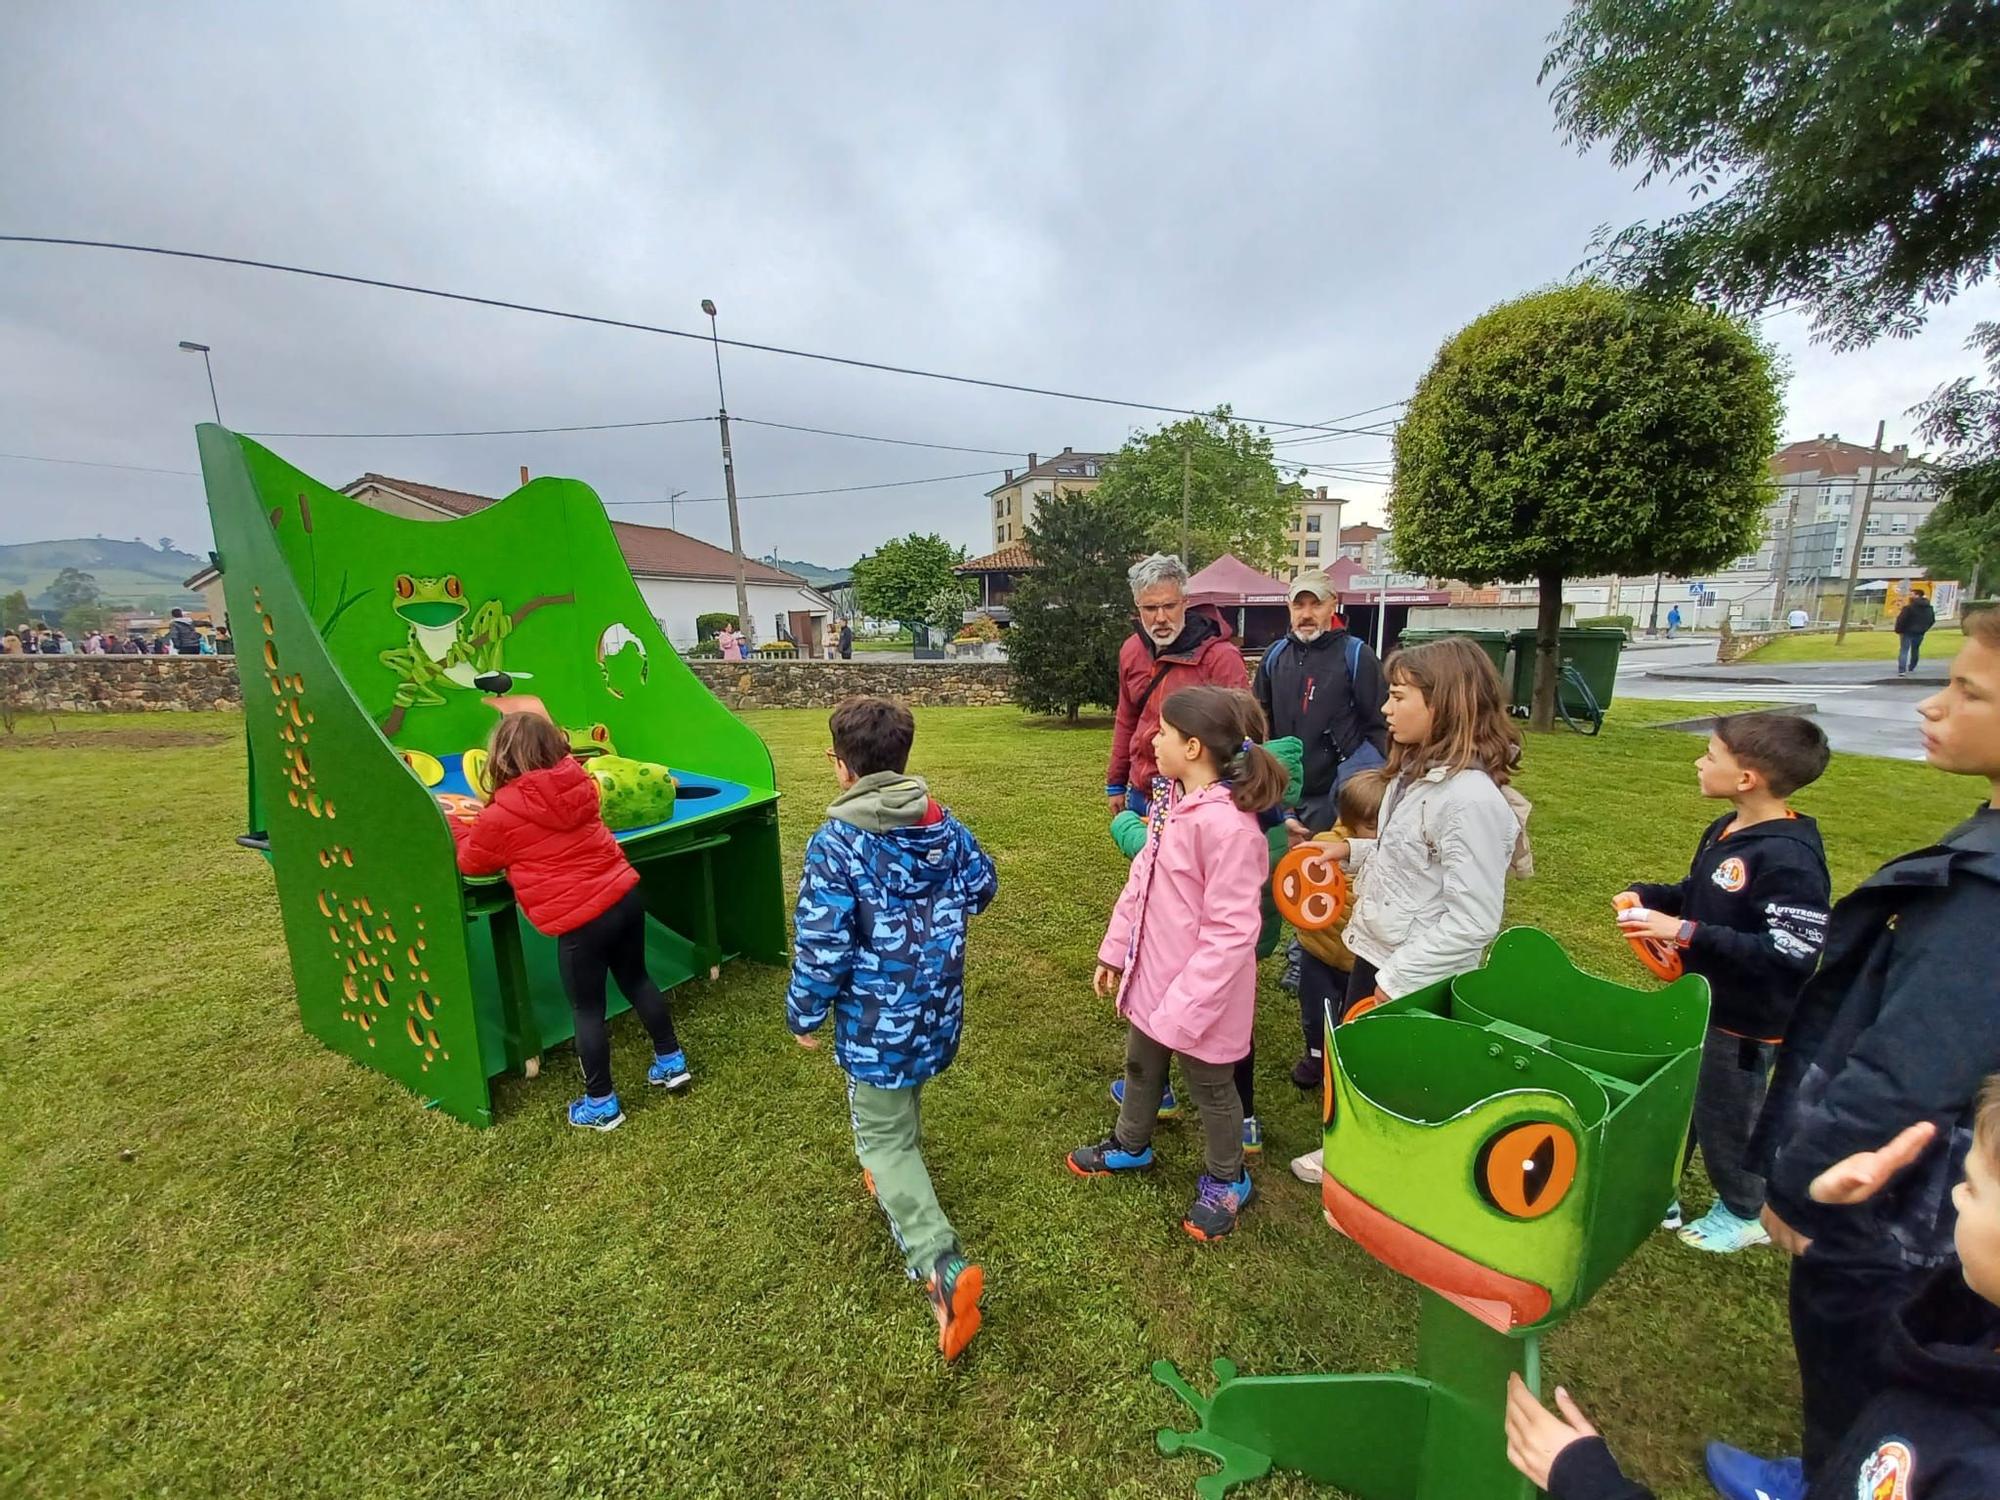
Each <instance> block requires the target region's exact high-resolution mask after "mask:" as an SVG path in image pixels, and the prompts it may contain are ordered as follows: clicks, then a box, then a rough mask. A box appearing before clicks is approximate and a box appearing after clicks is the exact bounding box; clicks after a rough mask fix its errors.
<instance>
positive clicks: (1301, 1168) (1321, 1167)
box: [1292, 1148, 1326, 1187]
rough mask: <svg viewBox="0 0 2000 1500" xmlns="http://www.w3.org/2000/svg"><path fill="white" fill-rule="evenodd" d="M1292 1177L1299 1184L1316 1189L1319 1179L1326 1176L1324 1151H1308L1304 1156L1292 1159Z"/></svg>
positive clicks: (1322, 1149)
mask: <svg viewBox="0 0 2000 1500" xmlns="http://www.w3.org/2000/svg"><path fill="white" fill-rule="evenodd" d="M1292 1175H1293V1176H1294V1177H1296V1178H1298V1180H1299V1181H1300V1182H1304V1183H1310V1184H1311V1185H1312V1186H1313V1187H1318V1186H1319V1184H1320V1179H1321V1178H1323V1177H1325V1176H1326V1151H1325V1149H1324V1148H1321V1149H1320V1150H1318V1151H1308V1152H1307V1153H1306V1154H1305V1155H1304V1156H1295V1157H1293V1158H1292Z"/></svg>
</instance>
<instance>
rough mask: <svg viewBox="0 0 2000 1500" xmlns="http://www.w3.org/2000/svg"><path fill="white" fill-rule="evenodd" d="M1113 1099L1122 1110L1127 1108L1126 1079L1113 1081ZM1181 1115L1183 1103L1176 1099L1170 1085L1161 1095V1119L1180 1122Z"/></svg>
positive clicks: (1172, 1087)
mask: <svg viewBox="0 0 2000 1500" xmlns="http://www.w3.org/2000/svg"><path fill="white" fill-rule="evenodd" d="M1111 1097H1112V1098H1113V1099H1115V1100H1116V1101H1117V1102H1118V1107H1119V1108H1120V1109H1123V1108H1124V1107H1125V1080H1124V1079H1122V1078H1114V1079H1112V1080H1111ZM1180 1115H1181V1101H1180V1100H1178V1099H1176V1098H1175V1097H1174V1086H1173V1085H1172V1084H1171V1083H1170V1084H1168V1085H1167V1089H1166V1092H1165V1093H1163V1094H1161V1095H1160V1118H1161V1119H1162V1120H1178V1119H1179V1118H1180Z"/></svg>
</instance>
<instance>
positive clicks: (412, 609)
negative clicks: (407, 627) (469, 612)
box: [396, 599, 465, 630]
mask: <svg viewBox="0 0 2000 1500" xmlns="http://www.w3.org/2000/svg"><path fill="white" fill-rule="evenodd" d="M396 613H397V614H399V615H401V616H402V617H403V618H404V619H406V620H408V621H409V622H410V623H411V624H412V625H417V626H421V627H423V628H424V629H426V630H436V629H437V628H439V627H440V626H443V625H453V624H456V623H457V622H458V620H459V617H460V616H462V615H463V614H464V613H465V606H464V605H463V604H460V603H457V602H455V601H453V600H450V599H437V600H433V601H431V602H430V603H427V604H401V605H398V606H397V607H396Z"/></svg>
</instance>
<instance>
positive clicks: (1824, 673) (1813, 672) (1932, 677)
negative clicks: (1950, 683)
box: [1646, 661, 1949, 689]
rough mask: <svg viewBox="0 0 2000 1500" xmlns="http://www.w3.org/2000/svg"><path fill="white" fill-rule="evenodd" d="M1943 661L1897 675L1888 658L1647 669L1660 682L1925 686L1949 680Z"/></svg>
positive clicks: (1940, 683) (1942, 684) (1930, 686)
mask: <svg viewBox="0 0 2000 1500" xmlns="http://www.w3.org/2000/svg"><path fill="white" fill-rule="evenodd" d="M1948 668H1949V664H1948V663H1946V662H1937V661H1926V662H1920V663H1918V665H1917V669H1916V671H1914V672H1911V673H1909V674H1908V675H1907V676H1900V677H1899V676H1897V675H1896V667H1895V663H1893V662H1888V661H1797V662H1785V663H1783V664H1777V663H1773V664H1771V665H1769V666H1761V665H1759V664H1758V663H1756V662H1748V663H1745V664H1744V665H1742V666H1733V667H1667V668H1662V669H1661V670H1659V671H1653V672H1648V673H1646V676H1648V677H1651V678H1654V679H1656V680H1658V681H1661V682H1707V683H1716V682H1732V683H1742V684H1745V685H1748V686H1761V687H1777V686H1786V687H1815V686H1825V687H1927V688H1933V689H1935V688H1941V687H1943V686H1944V685H1945V682H1946V681H1947V680H1948Z"/></svg>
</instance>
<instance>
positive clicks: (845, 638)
mask: <svg viewBox="0 0 2000 1500" xmlns="http://www.w3.org/2000/svg"><path fill="white" fill-rule="evenodd" d="M840 659H841V660H842V661H852V660H854V622H853V621H852V620H842V621H841V622H840Z"/></svg>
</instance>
